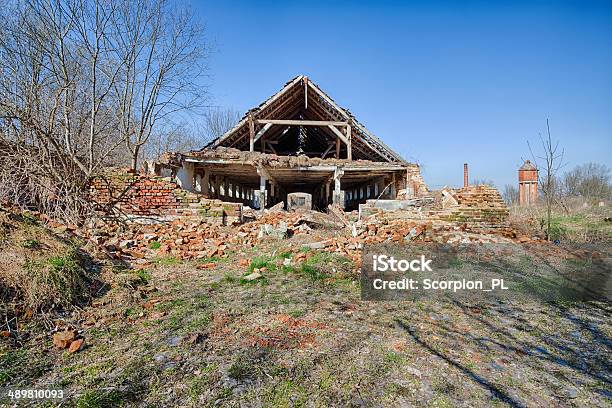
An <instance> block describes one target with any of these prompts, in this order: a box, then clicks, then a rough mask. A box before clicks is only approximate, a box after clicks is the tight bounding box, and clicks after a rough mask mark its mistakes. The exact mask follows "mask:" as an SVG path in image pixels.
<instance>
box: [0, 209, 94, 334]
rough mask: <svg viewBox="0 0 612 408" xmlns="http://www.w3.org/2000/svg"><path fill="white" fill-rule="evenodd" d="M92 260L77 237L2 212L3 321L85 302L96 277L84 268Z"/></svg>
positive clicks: (0, 277) (0, 293) (0, 284)
mask: <svg viewBox="0 0 612 408" xmlns="http://www.w3.org/2000/svg"><path fill="white" fill-rule="evenodd" d="M87 263H88V259H87V256H86V255H85V254H84V253H83V252H82V251H80V250H79V248H78V245H77V244H76V243H75V242H72V241H70V240H68V239H65V238H62V237H60V236H58V235H56V234H54V233H53V232H52V231H50V230H49V229H47V228H45V226H43V225H41V224H40V223H39V222H38V221H37V220H36V219H35V218H33V217H29V216H27V214H26V215H16V214H13V213H11V212H7V211H2V212H0V296H1V298H2V305H3V308H2V309H3V310H0V318H2V321H3V323H5V322H7V321H9V319H10V318H12V317H15V316H19V315H25V316H28V317H29V316H32V315H36V314H38V313H46V312H49V311H51V310H62V309H66V308H68V307H69V306H71V305H73V304H75V303H79V302H80V301H82V300H83V299H84V298H86V297H87V295H88V293H89V290H88V289H89V283H90V282H91V280H90V278H89V276H88V273H87V272H86V270H85V268H84V267H83V266H84V265H86V264H87ZM9 329H10V327H9Z"/></svg>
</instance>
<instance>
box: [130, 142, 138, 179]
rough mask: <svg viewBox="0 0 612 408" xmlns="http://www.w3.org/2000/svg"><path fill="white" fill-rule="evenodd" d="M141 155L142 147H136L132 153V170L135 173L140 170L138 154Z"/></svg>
mask: <svg viewBox="0 0 612 408" xmlns="http://www.w3.org/2000/svg"><path fill="white" fill-rule="evenodd" d="M139 153H140V146H134V150H133V151H132V165H131V169H132V170H133V171H134V173H136V172H137V170H138V154H139Z"/></svg>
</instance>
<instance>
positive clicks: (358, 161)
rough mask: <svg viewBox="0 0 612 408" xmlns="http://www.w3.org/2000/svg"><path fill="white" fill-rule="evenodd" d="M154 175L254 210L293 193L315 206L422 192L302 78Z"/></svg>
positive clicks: (392, 157)
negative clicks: (169, 176) (167, 175)
mask: <svg viewBox="0 0 612 408" xmlns="http://www.w3.org/2000/svg"><path fill="white" fill-rule="evenodd" d="M164 169H165V170H164ZM156 170H157V173H158V174H159V173H163V172H164V171H168V170H169V171H170V172H171V173H172V175H173V176H174V177H175V178H176V179H177V181H178V183H179V184H180V186H181V187H182V188H183V189H185V190H187V191H192V192H195V193H199V194H202V195H203V196H205V197H209V198H215V199H221V200H223V201H229V202H240V203H243V204H245V205H248V206H251V207H253V208H258V209H264V208H269V207H271V206H273V205H275V204H278V203H279V202H281V201H282V202H284V203H287V202H288V197H289V198H291V197H293V195H290V194H292V193H306V194H304V195H306V196H308V200H306V198H305V197H300V196H299V195H298V198H297V199H298V200H304V202H305V201H312V206H313V208H315V209H324V208H326V207H327V206H328V205H329V204H332V203H334V204H336V205H338V206H340V207H342V208H344V209H355V208H357V207H358V205H359V204H360V203H364V202H365V201H366V200H367V199H370V198H381V199H395V198H398V197H400V198H411V197H418V196H420V195H423V194H426V193H427V187H426V185H425V183H424V181H423V179H422V177H421V175H420V171H419V167H418V165H416V164H413V163H408V162H407V161H405V160H404V159H403V158H402V157H400V156H399V155H398V154H397V153H396V152H394V151H393V150H391V149H390V148H389V147H388V146H387V145H385V144H384V143H383V142H382V141H381V140H380V139H379V138H377V137H376V136H374V135H373V134H372V133H371V132H370V131H369V130H367V129H366V128H365V126H363V125H362V124H361V123H360V122H358V121H357V120H356V119H355V117H354V116H353V115H351V113H350V112H349V111H348V110H346V109H343V108H341V107H340V106H338V105H337V104H336V103H335V102H334V101H333V100H332V99H331V98H330V97H329V96H328V95H327V94H326V93H325V92H323V91H322V90H321V89H320V88H319V87H318V86H317V85H316V84H315V83H313V82H312V81H311V80H310V79H309V78H308V77H306V76H303V75H300V76H298V77H296V78H294V79H292V80H291V81H289V82H288V83H286V84H285V86H284V87H283V88H282V89H281V90H280V91H279V92H277V93H276V94H274V95H273V96H271V97H270V98H269V99H267V100H266V101H265V102H263V103H262V104H261V105H259V106H258V107H256V108H254V109H251V110H249V111H248V112H247V113H246V114H245V116H244V117H243V118H242V119H241V120H240V121H239V122H238V123H237V124H236V126H234V127H233V128H232V129H231V130H229V131H228V132H227V133H225V134H224V135H222V136H220V137H219V138H217V139H215V140H213V141H211V142H210V143H209V144H208V145H207V146H205V147H204V148H203V149H202V150H199V151H192V152H189V153H186V154H178V155H172V156H169V157H168V158H167V160H165V161H163V162H162V163H158V164H157V165H156ZM298 204H303V203H298Z"/></svg>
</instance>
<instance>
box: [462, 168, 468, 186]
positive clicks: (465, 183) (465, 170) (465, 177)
mask: <svg viewBox="0 0 612 408" xmlns="http://www.w3.org/2000/svg"><path fill="white" fill-rule="evenodd" d="M468 185H469V182H468V167H467V163H463V188H467V187H468Z"/></svg>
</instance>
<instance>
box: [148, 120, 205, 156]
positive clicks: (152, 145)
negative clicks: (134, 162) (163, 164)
mask: <svg viewBox="0 0 612 408" xmlns="http://www.w3.org/2000/svg"><path fill="white" fill-rule="evenodd" d="M194 128H195V126H190V125H189V124H187V123H183V124H180V125H177V126H168V127H160V128H159V129H158V130H155V131H154V132H153V133H152V134H151V137H150V138H149V142H148V143H147V144H146V145H145V146H144V149H143V151H142V158H144V159H145V160H155V159H158V158H159V157H160V156H161V155H162V154H163V153H166V152H188V151H191V150H196V149H199V148H201V147H202V146H203V145H204V144H205V143H206V141H207V140H208V139H207V138H206V137H205V136H204V135H202V134H201V133H199V132H197V131H195V130H194Z"/></svg>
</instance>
